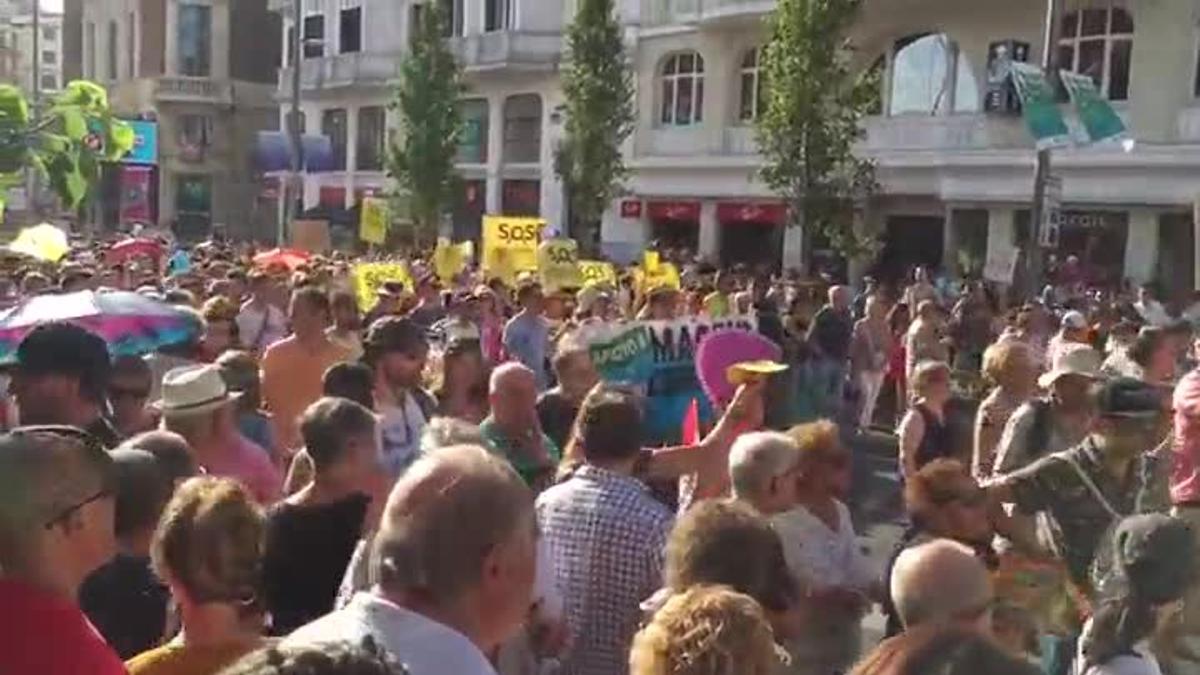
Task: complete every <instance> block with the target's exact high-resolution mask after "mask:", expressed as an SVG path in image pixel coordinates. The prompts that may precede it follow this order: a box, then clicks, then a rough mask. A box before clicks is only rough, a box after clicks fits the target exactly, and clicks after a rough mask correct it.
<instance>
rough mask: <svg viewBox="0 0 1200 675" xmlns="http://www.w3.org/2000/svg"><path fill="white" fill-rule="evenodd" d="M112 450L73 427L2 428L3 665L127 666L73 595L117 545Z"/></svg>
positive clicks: (45, 669)
mask: <svg viewBox="0 0 1200 675" xmlns="http://www.w3.org/2000/svg"><path fill="white" fill-rule="evenodd" d="M113 491H114V490H113V468H112V459H111V458H109V456H108V454H107V453H106V452H105V451H104V449H103V448H102V447H101V446H100V441H99V440H97V439H95V438H94V437H92V436H90V435H87V434H85V433H84V432H81V431H79V430H77V429H75V428H73V427H24V428H19V429H16V430H14V431H13V432H11V433H8V434H4V435H2V436H0V607H3V608H4V617H5V621H4V630H3V631H0V673H50V674H53V673H85V672H86V673H99V674H100V675H116V674H117V673H124V672H125V667H124V665H123V664H122V663H121V660H120V658H118V657H117V655H116V653H115V652H113V650H112V648H111V647H109V646H108V645H107V644H106V643H105V642H104V639H103V638H102V637H100V634H99V633H98V632H96V629H95V628H93V627H92V625H91V624H90V623H89V622H88V620H87V618H86V617H85V616H84V614H83V612H82V611H81V610H80V609H79V606H78V604H77V597H78V595H79V587H80V585H81V584H82V583H83V580H84V579H85V578H86V577H87V576H88V575H89V574H91V573H92V571H94V570H96V569H97V568H99V567H100V566H101V565H103V564H104V563H106V562H108V560H109V559H110V558H112V556H113V554H114V553H116V541H115V535H114V527H113V517H114V509H115V504H114V497H113Z"/></svg>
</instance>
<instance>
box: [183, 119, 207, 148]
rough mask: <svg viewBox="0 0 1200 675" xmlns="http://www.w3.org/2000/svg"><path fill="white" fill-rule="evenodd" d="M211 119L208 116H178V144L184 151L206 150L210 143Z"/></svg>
mask: <svg viewBox="0 0 1200 675" xmlns="http://www.w3.org/2000/svg"><path fill="white" fill-rule="evenodd" d="M212 137H213V118H212V117H211V116H209V115H195V114H184V115H180V116H179V144H180V145H181V146H183V147H184V148H186V149H192V150H199V149H201V148H207V147H208V146H209V144H211V142H212Z"/></svg>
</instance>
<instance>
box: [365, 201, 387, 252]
mask: <svg viewBox="0 0 1200 675" xmlns="http://www.w3.org/2000/svg"><path fill="white" fill-rule="evenodd" d="M388 219H389V218H388V205H387V202H386V201H384V200H382V199H379V198H378V197H366V198H364V199H363V200H362V215H361V216H360V218H359V223H358V236H359V238H360V239H362V240H363V241H365V242H367V243H368V244H382V243H383V242H384V241H386V240H387V231H388Z"/></svg>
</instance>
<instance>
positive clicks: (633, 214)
mask: <svg viewBox="0 0 1200 675" xmlns="http://www.w3.org/2000/svg"><path fill="white" fill-rule="evenodd" d="M621 217H622V218H641V217H642V200H640V199H625V200H622V201H621Z"/></svg>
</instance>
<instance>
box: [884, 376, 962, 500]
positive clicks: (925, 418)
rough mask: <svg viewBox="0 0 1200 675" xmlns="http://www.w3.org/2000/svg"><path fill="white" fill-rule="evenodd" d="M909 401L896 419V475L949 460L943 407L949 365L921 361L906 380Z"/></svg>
mask: <svg viewBox="0 0 1200 675" xmlns="http://www.w3.org/2000/svg"><path fill="white" fill-rule="evenodd" d="M909 393H910V395H911V396H912V401H911V403H910V404H909V407H908V412H906V413H904V418H903V419H901V420H900V426H899V427H898V428H897V430H896V435H897V436H899V437H900V473H901V475H903V476H911V475H913V474H915V473H916V472H917V471H920V470H921V467H923V466H925V465H926V464H928V463H929V462H932V461H933V460H935V459H938V458H941V457H950V458H953V455H954V448H953V443H952V440H953V439H952V435H951V433H950V428H949V427H948V426H947V425H946V404H947V403H949V402H950V366H949V365H947V364H946V362H945V361H922V362H920V363H918V364H917V365H916V367H915V368H913V371H912V375H911V376H910V378H909Z"/></svg>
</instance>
